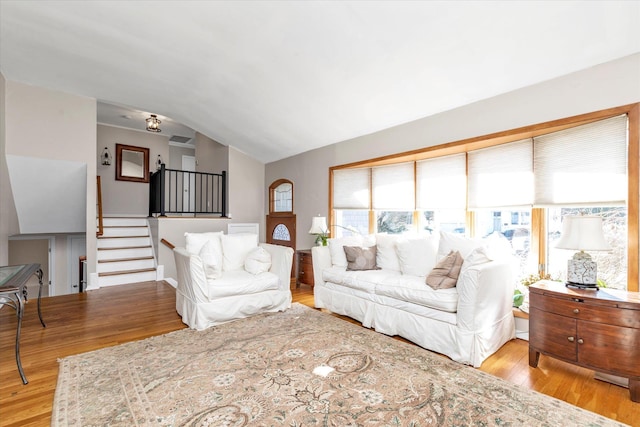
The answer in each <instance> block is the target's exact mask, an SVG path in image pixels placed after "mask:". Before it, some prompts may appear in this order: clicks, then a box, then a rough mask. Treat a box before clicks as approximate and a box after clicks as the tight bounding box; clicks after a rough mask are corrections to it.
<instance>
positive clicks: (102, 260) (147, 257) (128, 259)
mask: <svg viewBox="0 0 640 427" xmlns="http://www.w3.org/2000/svg"><path fill="white" fill-rule="evenodd" d="M147 259H153V257H152V256H144V257H134V258H110V259H101V260H98V263H101V262H124V261H139V260H147Z"/></svg>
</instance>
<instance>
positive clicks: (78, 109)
mask: <svg viewBox="0 0 640 427" xmlns="http://www.w3.org/2000/svg"><path fill="white" fill-rule="evenodd" d="M2 99H3V100H4V111H3V114H1V117H2V119H3V120H4V123H3V127H2V128H3V129H4V132H3V134H4V141H3V142H4V149H3V150H2V157H3V160H2V166H0V169H2V170H1V171H0V175H1V174H4V171H5V168H6V165H5V159H4V157H5V155H16V156H25V157H37V158H43V159H52V160H68V161H74V162H81V163H85V164H86V165H87V167H86V171H87V173H86V189H87V190H86V220H85V221H86V224H85V227H84V229H85V230H87V269H88V272H89V273H91V272H95V271H96V235H95V230H96V219H95V218H96V179H95V177H96V159H97V153H96V100H95V99H91V98H85V97H82V96H76V95H71V94H67V93H62V92H57V91H53V90H49V89H44V88H38V87H34V86H29V85H26V84H23V83H17V82H13V81H5V84H4V95H3V96H2ZM2 177H3V178H4V176H3V175H2ZM7 183H8V182H7V181H5V180H4V179H3V181H2V188H3V190H2V195H1V197H2V199H1V200H0V202H2V205H3V215H2V217H0V224H2V226H1V227H0V229H1V230H2V234H1V235H0V247H7V241H6V239H7V235H9V234H15V233H16V232H17V229H16V228H15V221H14V218H13V215H14V214H15V207H12V208H9V211H10V212H9V213H8V215H7V217H5V216H4V205H5V202H6V201H7V200H8V199H10V198H11V196H10V195H8V190H7V189H6V187H7ZM41 209H43V210H45V211H46V209H47V206H42V207H41ZM11 210H13V212H11ZM5 233H8V234H7V235H5ZM63 271H64V272H65V277H64V281H66V280H67V279H66V269H64V270H63ZM60 280H62V279H61V278H60Z"/></svg>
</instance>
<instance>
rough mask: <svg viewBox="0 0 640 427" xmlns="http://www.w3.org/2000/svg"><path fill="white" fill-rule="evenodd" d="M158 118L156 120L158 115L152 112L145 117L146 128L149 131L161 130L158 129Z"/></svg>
mask: <svg viewBox="0 0 640 427" xmlns="http://www.w3.org/2000/svg"><path fill="white" fill-rule="evenodd" d="M160 123H162V122H161V121H160V120H158V116H156V115H155V114H152V115H151V117H149V118H148V119H147V130H148V131H149V132H162V131H161V130H160Z"/></svg>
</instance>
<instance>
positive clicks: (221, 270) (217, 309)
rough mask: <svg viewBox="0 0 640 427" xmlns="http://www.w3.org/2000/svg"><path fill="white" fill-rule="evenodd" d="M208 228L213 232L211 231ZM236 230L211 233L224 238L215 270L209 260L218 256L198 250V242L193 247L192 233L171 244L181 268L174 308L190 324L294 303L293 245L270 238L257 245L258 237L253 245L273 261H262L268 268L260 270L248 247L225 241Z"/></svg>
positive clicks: (200, 325)
mask: <svg viewBox="0 0 640 427" xmlns="http://www.w3.org/2000/svg"><path fill="white" fill-rule="evenodd" d="M204 234H208V235H209V236H208V237H211V235H212V234H213V233H204ZM237 236H238V235H228V236H227V235H217V236H213V237H214V239H219V240H222V244H219V242H218V244H217V247H218V249H217V251H221V252H222V253H220V254H216V255H218V257H217V258H218V260H217V262H218V263H219V265H218V266H217V269H218V270H217V274H216V273H215V272H213V269H212V265H211V263H214V264H215V263H216V261H213V260H211V259H208V258H207V256H206V254H204V253H202V252H203V249H202V248H201V249H200V250H199V251H198V249H197V247H196V248H195V249H194V246H193V244H191V245H190V243H189V238H188V237H187V245H186V248H175V249H174V250H173V253H174V257H175V261H176V269H177V273H178V287H177V289H176V310H177V312H178V314H180V315H181V316H182V321H183V322H184V323H185V324H187V325H189V327H190V328H192V329H197V330H203V329H206V328H208V327H210V326H214V325H218V324H221V323H224V322H228V321H231V320H236V319H241V318H244V317H249V316H252V315H254V314H258V313H262V312H274V311H283V310H286V309H288V308H290V307H291V289H290V275H291V266H292V264H293V249H291V248H288V247H285V246H278V245H271V244H267V243H260V244H259V245H258V244H257V237H256V245H255V246H254V248H253V249H254V250H256V252H258V253H259V252H261V250H259V249H258V248H262V249H263V250H266V253H268V255H266V253H265V252H264V251H262V255H263V258H264V257H266V258H270V265H269V264H264V263H263V264H259V265H263V266H264V269H263V270H260V269H259V270H256V269H255V267H252V265H254V266H255V265H256V264H255V263H254V264H249V262H248V261H247V260H246V259H247V258H248V255H249V251H247V250H244V251H243V250H242V249H240V248H239V246H238V244H237V243H232V244H225V243H228V242H229V241H231V240H232V239H233V240H235V241H236V242H237V241H238V239H239V238H241V237H237ZM245 237H246V236H245ZM245 246H246V245H245ZM225 250H226V253H225ZM196 251H198V252H196ZM194 252H196V253H194ZM214 252H215V251H214ZM230 252H234V253H230ZM252 253H255V252H252ZM245 265H246V267H245ZM267 269H268V270H267ZM247 270H249V271H247ZM264 270H266V271H264ZM254 273H257V274H254Z"/></svg>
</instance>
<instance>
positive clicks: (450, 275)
mask: <svg viewBox="0 0 640 427" xmlns="http://www.w3.org/2000/svg"><path fill="white" fill-rule="evenodd" d="M463 262H464V260H463V259H462V255H460V252H458V251H455V252H454V251H451V252H449V254H448V255H447V256H445V257H444V258H442V259H441V260H440V262H438V264H436V266H435V267H433V270H431V273H429V275H428V276H427V285H429V286H431V287H432V288H433V289H435V290H438V289H449V288H453V287H455V286H456V283H458V275H459V274H460V269H461V268H462V263H463Z"/></svg>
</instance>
